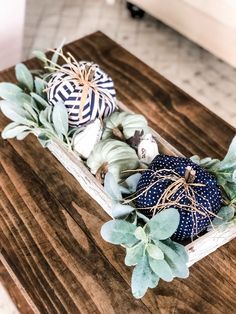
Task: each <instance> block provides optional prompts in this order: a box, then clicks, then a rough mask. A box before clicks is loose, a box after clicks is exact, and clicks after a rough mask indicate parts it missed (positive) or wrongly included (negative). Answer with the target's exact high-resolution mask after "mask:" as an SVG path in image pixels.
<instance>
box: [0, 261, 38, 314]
mask: <svg viewBox="0 0 236 314" xmlns="http://www.w3.org/2000/svg"><path fill="white" fill-rule="evenodd" d="M0 281H1V283H2V284H3V286H4V287H5V288H6V290H7V291H8V293H9V295H10V297H11V299H12V301H13V302H14V304H15V305H16V307H17V309H18V310H19V312H20V313H24V314H33V313H34V312H33V310H32V308H31V307H30V305H29V304H28V303H27V301H26V300H25V297H24V296H23V294H22V292H21V291H20V289H19V288H18V287H17V285H16V283H15V282H14V280H13V279H12V277H11V276H10V274H9V272H8V271H7V269H6V268H5V267H4V265H3V264H2V263H1V262H0Z"/></svg>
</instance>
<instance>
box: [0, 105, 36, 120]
mask: <svg viewBox="0 0 236 314" xmlns="http://www.w3.org/2000/svg"><path fill="white" fill-rule="evenodd" d="M0 106H1V110H2V113H3V114H4V115H5V116H6V117H7V118H9V119H10V120H12V121H14V122H17V123H19V124H25V125H32V123H33V122H32V118H31V116H30V115H29V113H28V112H27V111H26V110H24V109H23V108H22V107H19V106H17V105H15V104H12V103H9V102H7V101H4V100H3V101H1V102H0Z"/></svg>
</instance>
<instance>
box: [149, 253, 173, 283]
mask: <svg viewBox="0 0 236 314" xmlns="http://www.w3.org/2000/svg"><path fill="white" fill-rule="evenodd" d="M148 260H149V265H150V267H151V269H152V270H153V271H154V273H155V274H156V275H157V276H158V277H160V278H161V279H163V280H165V281H167V282H170V281H172V280H173V278H174V276H173V274H172V270H171V268H170V266H169V265H168V263H167V262H166V261H165V260H157V259H154V258H152V257H150V256H149V258H148Z"/></svg>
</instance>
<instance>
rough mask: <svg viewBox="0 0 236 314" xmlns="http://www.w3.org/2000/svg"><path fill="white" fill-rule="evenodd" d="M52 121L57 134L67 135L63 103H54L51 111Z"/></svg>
mask: <svg viewBox="0 0 236 314" xmlns="http://www.w3.org/2000/svg"><path fill="white" fill-rule="evenodd" d="M52 121H53V125H54V127H55V130H56V132H57V133H58V134H63V135H67V133H68V130H69V124H68V113H67V109H66V107H65V105H64V104H63V103H56V104H55V106H54V108H53V111H52Z"/></svg>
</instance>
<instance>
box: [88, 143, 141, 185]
mask: <svg viewBox="0 0 236 314" xmlns="http://www.w3.org/2000/svg"><path fill="white" fill-rule="evenodd" d="M87 165H88V167H89V168H90V170H91V172H92V173H93V174H95V175H96V177H97V178H98V179H103V177H104V175H105V173H106V172H108V171H109V172H111V173H112V174H113V176H114V177H115V179H116V181H117V182H120V181H122V179H125V178H126V177H128V176H129V175H130V173H129V172H127V173H122V172H123V171H125V170H133V169H137V168H138V167H139V160H138V156H137V154H136V152H135V150H134V149H133V148H131V147H130V146H129V145H128V144H126V143H124V142H121V141H118V140H114V139H107V140H101V141H100V142H98V143H97V144H96V145H95V147H94V149H93V151H92V153H91V154H90V155H89V158H88V159H87Z"/></svg>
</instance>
